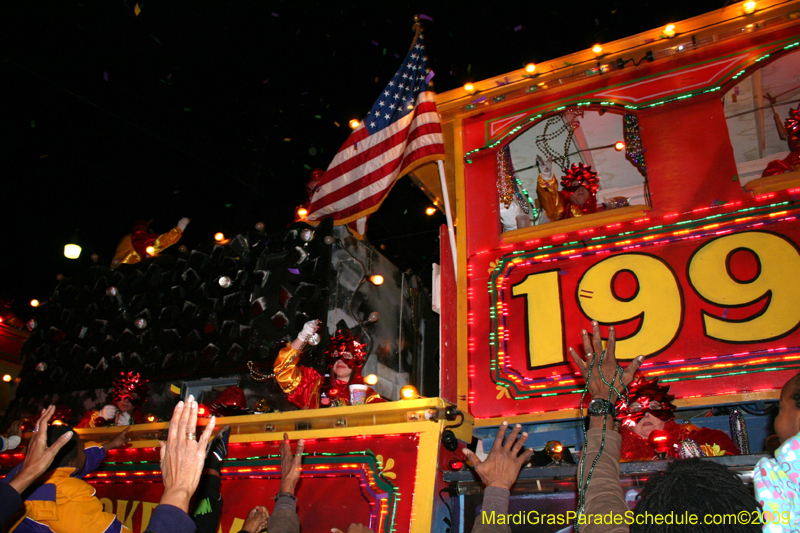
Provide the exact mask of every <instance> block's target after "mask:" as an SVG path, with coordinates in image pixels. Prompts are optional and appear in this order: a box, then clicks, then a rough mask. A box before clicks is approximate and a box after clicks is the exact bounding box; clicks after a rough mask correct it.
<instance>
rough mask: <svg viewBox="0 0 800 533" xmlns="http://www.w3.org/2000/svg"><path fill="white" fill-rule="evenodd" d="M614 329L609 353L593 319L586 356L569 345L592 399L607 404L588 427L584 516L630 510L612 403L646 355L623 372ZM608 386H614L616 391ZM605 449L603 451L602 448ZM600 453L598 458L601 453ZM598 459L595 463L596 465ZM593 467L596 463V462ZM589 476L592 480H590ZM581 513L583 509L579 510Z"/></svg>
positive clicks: (606, 531)
mask: <svg viewBox="0 0 800 533" xmlns="http://www.w3.org/2000/svg"><path fill="white" fill-rule="evenodd" d="M615 348H616V333H615V331H614V327H613V326H612V327H611V328H610V330H609V334H608V342H607V343H606V349H605V352H603V340H602V338H601V336H600V326H599V325H598V323H597V321H592V336H591V337H590V336H589V333H588V332H587V331H586V330H583V350H584V353H585V354H586V356H585V357H582V356H580V355H578V353H576V352H575V350H573V349H572V348H570V349H569V351H570V353H571V354H572V359H573V360H574V361H575V364H576V365H577V366H578V368H579V369H580V372H581V375H582V376H584V379H586V380H587V382H586V388H587V390H588V394H589V395H590V396H591V398H592V399H593V400H601V401H604V402H607V405H605V408H606V413H605V414H603V413H600V412H599V411H600V409H598V408H595V409H593V410H592V411H596V414H594V415H590V416H589V431H588V432H587V442H586V445H585V447H584V452H583V456H582V458H581V463H580V467H579V469H578V472H579V473H580V474H582V475H581V480H580V486H579V487H578V488H579V490H584V489H585V493H584V500H583V506H584V507H583V514H584V515H587V516H588V515H600V514H608V513H609V512H611V513H612V514H613V515H620V516H624V515H625V512H626V511H627V510H628V504H627V503H625V495H624V494H623V492H622V486H621V485H620V479H619V457H620V448H621V446H622V437H621V436H620V434H619V433H617V432H616V431H614V404H615V402H616V400H617V393H616V391H617V390H620V391H621V390H623V388H624V387H623V385H624V386H626V387H627V386H628V385H629V384H630V383H631V381H633V377H634V374H635V373H636V370H638V368H639V366H640V365H641V364H642V361H643V358H642V356H639V357H637V358H636V359H634V360H633V361H631V363H630V364H629V365H628V367H627V368H626V369H625V370H624V372H623V371H621V370H622V369H621V368H620V369H619V370H618V368H617V367H618V364H617V358H616V355H615ZM609 384H611V385H613V386H614V389H612V388H611V387H610V386H609ZM601 448H602V451H601ZM598 456H599V457H598ZM595 460H596V461H597V462H596V463H595ZM593 465H594V466H593ZM590 476H591V478H590ZM578 512H581V509H580V508H579V509H578ZM578 530H579V531H580V533H628V531H629V530H630V528H629V527H628V526H627V525H624V524H617V525H602V524H600V525H595V524H588V525H585V526H582V527H581V526H580V525H579V526H578Z"/></svg>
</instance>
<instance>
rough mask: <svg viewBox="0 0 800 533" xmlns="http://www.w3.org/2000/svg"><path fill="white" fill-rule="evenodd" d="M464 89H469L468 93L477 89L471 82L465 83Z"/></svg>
mask: <svg viewBox="0 0 800 533" xmlns="http://www.w3.org/2000/svg"><path fill="white" fill-rule="evenodd" d="M464 90H465V91H467V92H468V93H471V92H473V91H474V90H475V86H474V85H472V84H471V83H467V84H465V85H464Z"/></svg>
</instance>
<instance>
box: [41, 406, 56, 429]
mask: <svg viewBox="0 0 800 533" xmlns="http://www.w3.org/2000/svg"><path fill="white" fill-rule="evenodd" d="M55 410H56V407H55V405H51V406H50V407H48V408H47V409H45V410H44V412H43V413H42V416H41V417H39V424H38V425H39V427H40V428H41V427H43V426H44V428H45V430H44V431H45V432H46V431H47V423H48V422H49V421H50V417H51V416H53V413H54V412H55Z"/></svg>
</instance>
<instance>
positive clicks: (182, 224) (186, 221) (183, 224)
mask: <svg viewBox="0 0 800 533" xmlns="http://www.w3.org/2000/svg"><path fill="white" fill-rule="evenodd" d="M191 221H192V220H191V219H189V218H187V217H183V218H182V219H180V220H179V221H178V229H180V230H181V231H182V232H183V231H186V226H188V225H189V222H191Z"/></svg>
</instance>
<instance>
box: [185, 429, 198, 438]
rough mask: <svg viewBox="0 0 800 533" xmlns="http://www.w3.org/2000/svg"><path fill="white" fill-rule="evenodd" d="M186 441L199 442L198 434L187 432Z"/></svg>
mask: <svg viewBox="0 0 800 533" xmlns="http://www.w3.org/2000/svg"><path fill="white" fill-rule="evenodd" d="M186 440H197V433H192V432H191V431H187V432H186Z"/></svg>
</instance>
